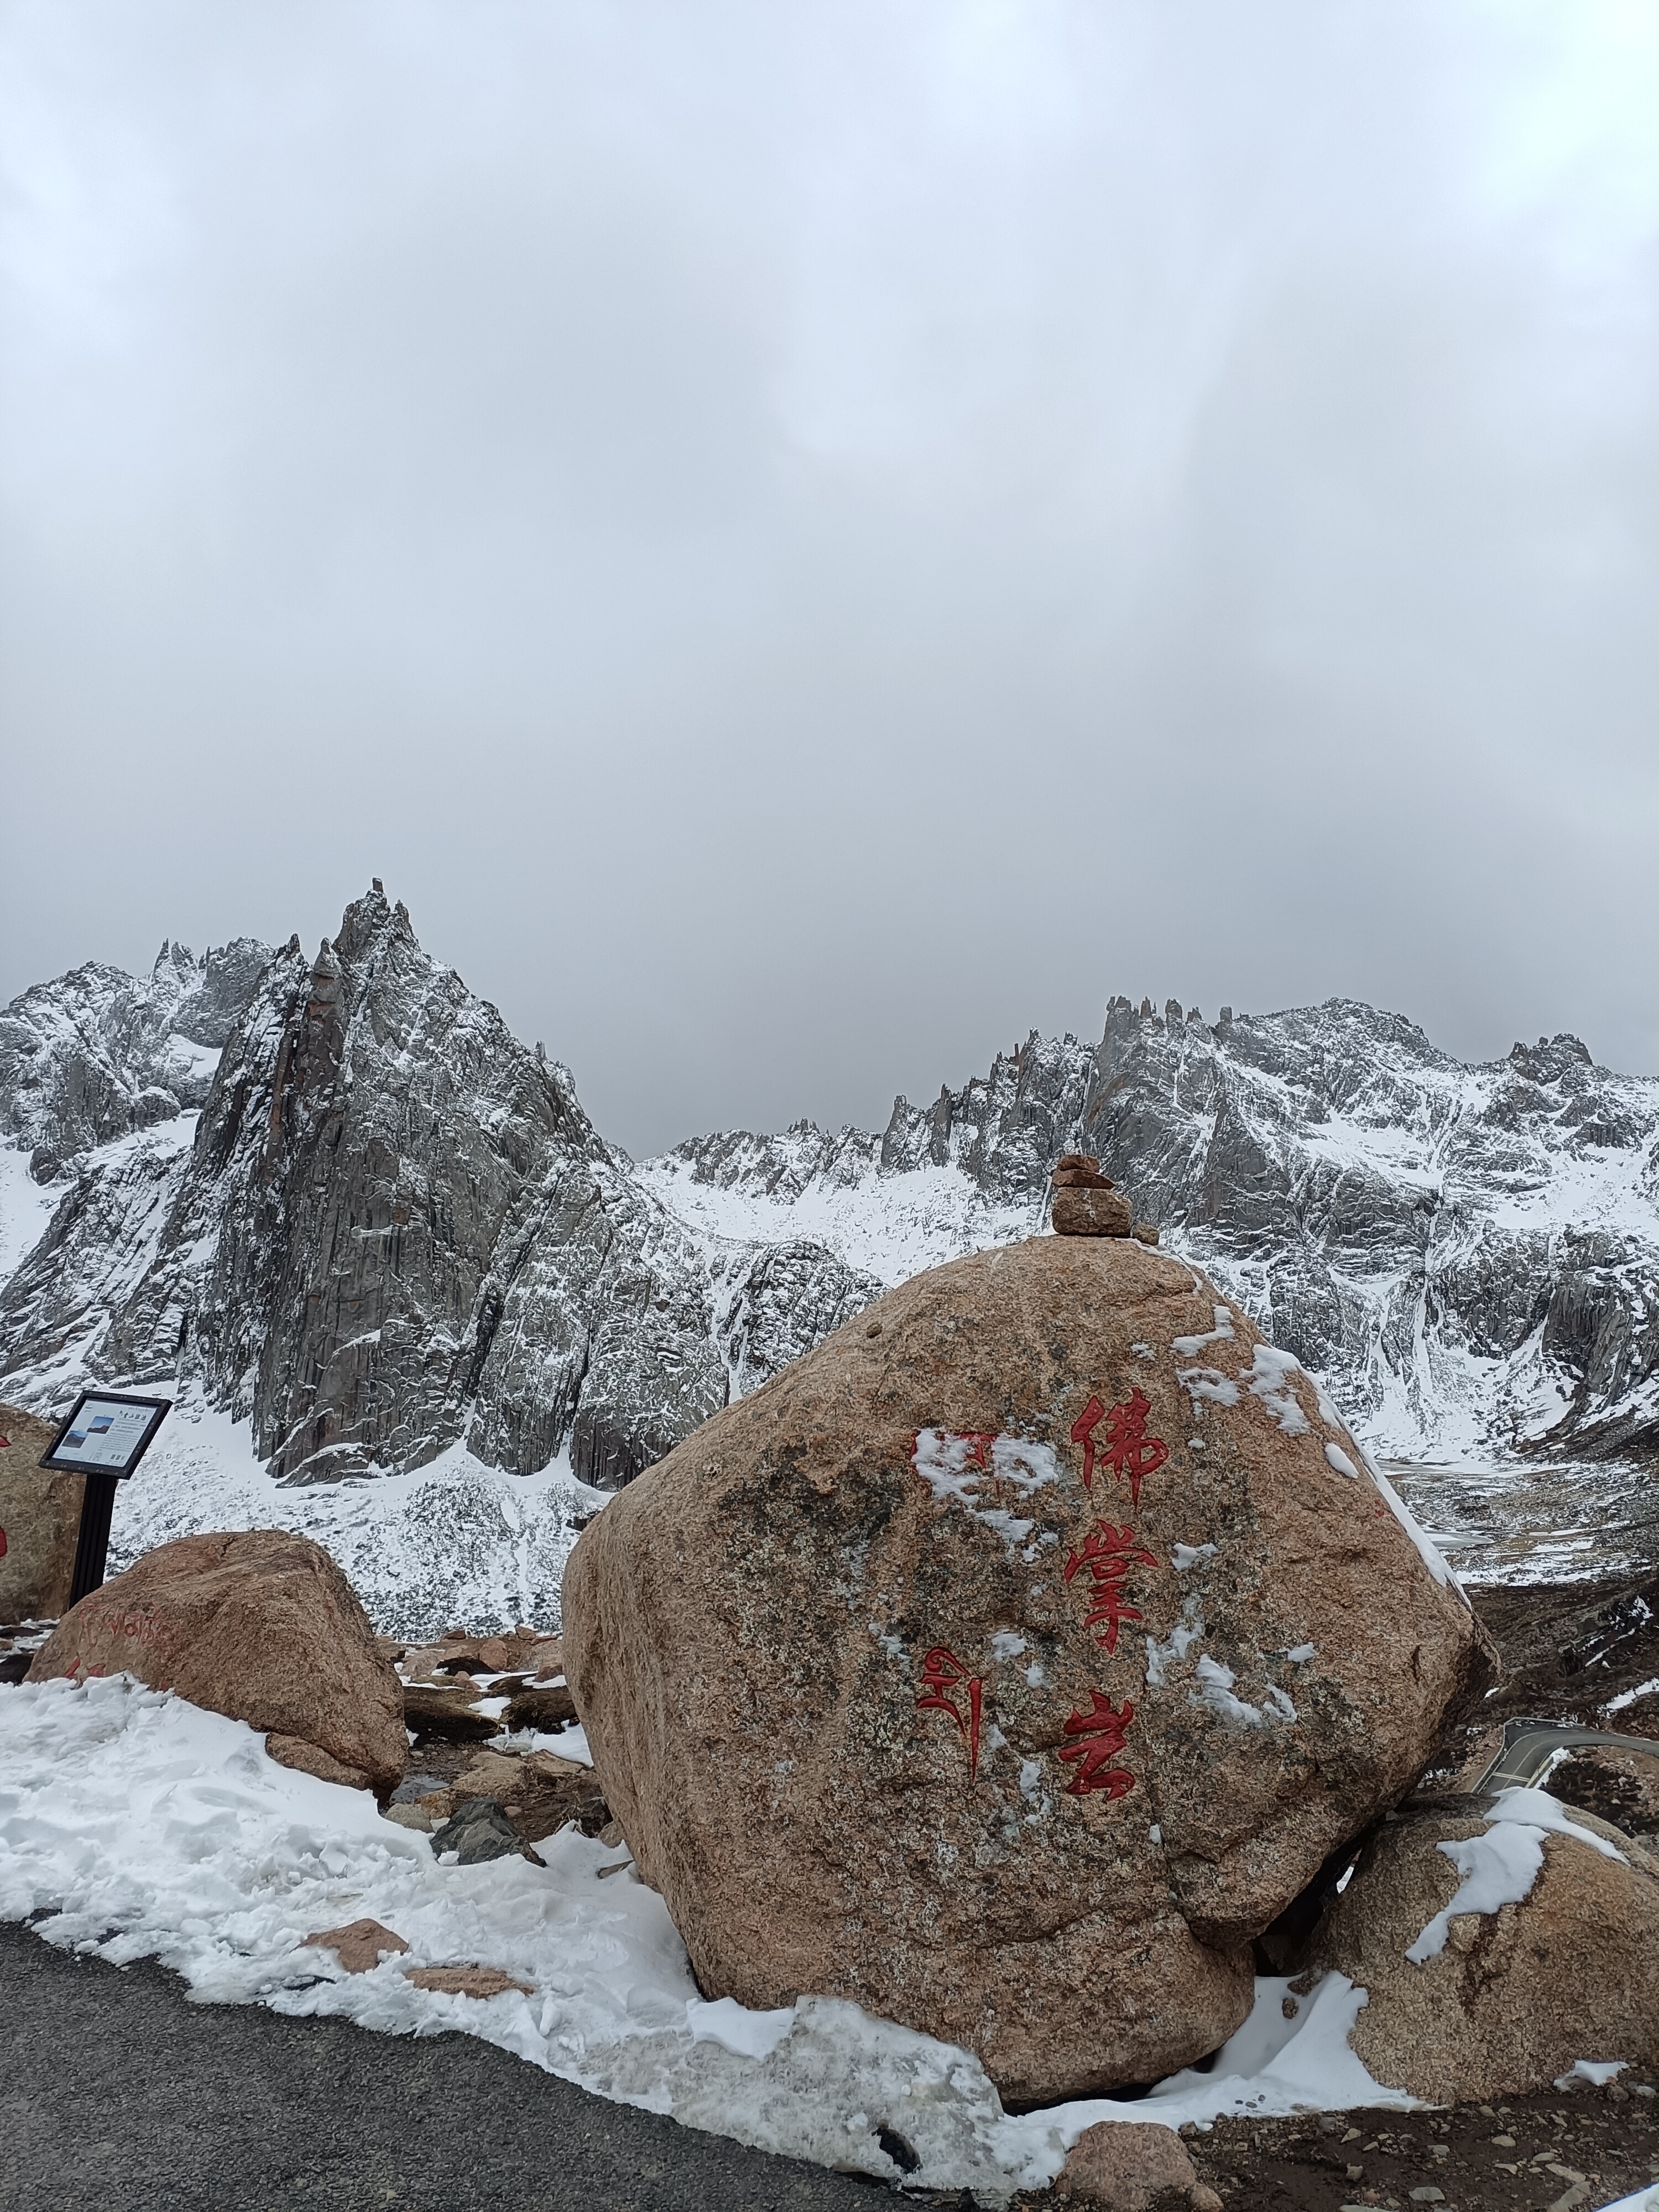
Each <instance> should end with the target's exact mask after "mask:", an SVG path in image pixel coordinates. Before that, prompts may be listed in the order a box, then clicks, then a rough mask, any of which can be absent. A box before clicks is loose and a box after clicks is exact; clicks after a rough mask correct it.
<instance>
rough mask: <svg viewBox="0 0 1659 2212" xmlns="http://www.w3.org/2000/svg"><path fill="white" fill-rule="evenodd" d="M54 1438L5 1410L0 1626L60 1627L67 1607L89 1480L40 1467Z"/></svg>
mask: <svg viewBox="0 0 1659 2212" xmlns="http://www.w3.org/2000/svg"><path fill="white" fill-rule="evenodd" d="M57 1433H58V1431H57V1430H56V1428H55V1427H54V1426H53V1425H52V1423H51V1422H50V1421H40V1420H37V1419H35V1417H34V1415H33V1413H24V1412H23V1411H22V1410H21V1407H16V1406H0V1620H56V1619H57V1618H58V1614H59V1613H62V1611H63V1610H64V1607H65V1606H66V1605H67V1604H68V1603H69V1594H70V1583H71V1582H72V1581H73V1580H74V1577H75V1545H76V1538H77V1537H78V1536H79V1534H80V1533H81V1497H82V1492H83V1491H84V1490H85V1488H86V1477H85V1476H84V1475H83V1474H49V1473H48V1472H47V1470H46V1468H43V1467H42V1466H41V1465H40V1455H41V1453H42V1452H44V1451H45V1450H46V1447H47V1445H48V1444H50V1443H51V1442H52V1438H53V1437H55V1436H56V1435H57Z"/></svg>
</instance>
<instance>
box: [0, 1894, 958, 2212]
mask: <svg viewBox="0 0 1659 2212" xmlns="http://www.w3.org/2000/svg"><path fill="white" fill-rule="evenodd" d="M911 2201H912V2202H914V2201H915V2200H911ZM923 2201H924V2202H926V2201H927V2200H926V2199H924V2200H923ZM932 2201H933V2203H936V2204H937V2203H940V2202H942V2201H946V2200H941V2199H939V2198H934V2199H933V2200H932ZM961 2201H962V2202H963V2203H964V2204H966V2203H971V2199H968V2198H963V2199H962V2200H961ZM900 2202H901V2200H900V2199H897V2198H896V2197H893V2196H892V2195H891V2194H890V2192H889V2191H886V2190H885V2189H884V2188H882V2187H881V2185H879V2184H872V2183H870V2182H866V2181H860V2180H857V2179H854V2178H853V2177H851V2176H850V2175H847V2174H840V2173H829V2172H825V2171H824V2170H823V2168H822V2167H819V2166H804V2165H801V2164H799V2163H798V2162H797V2161H796V2160H793V2159H783V2158H770V2157H769V2156H768V2155H767V2154H765V2152H763V2151H757V2150H746V2149H744V2148H743V2147H742V2146H741V2145H739V2144H738V2143H733V2142H727V2141H726V2139H725V2137H724V2136H710V2135H702V2134H699V2133H698V2132H697V2131H696V2130H695V2129H691V2128H681V2127H678V2126H676V2124H674V2122H673V2121H672V2120H666V2119H662V2118H659V2117H658V2116H657V2115H656V2114H654V2113H651V2112H636V2111H635V2110H634V2109H633V2108H632V2107H630V2106H623V2105H612V2104H608V2103H606V2102H605V2100H604V2099H603V2098H599V2097H590V2096H588V2095H586V2093H584V2092H583V2091H582V2090H580V2089H577V2088H574V2087H572V2086H571V2085H570V2083H569V2082H568V2081H556V2080H555V2079H554V2078H553V2076H552V2075H548V2074H544V2073H542V2072H541V2071H540V2069H538V2068H537V2067H534V2066H530V2065H527V2064H526V2063H525V2062H524V2061H523V2060H522V2059H519V2058H514V2057H512V2056H511V2055H510V2054H509V2053H508V2052H507V2051H498V2050H497V2049H496V2048H495V2045H493V2044H488V2043H482V2042H480V2041H478V2040H477V2038H476V2037H473V2036H470V2035H440V2036H428V2037H422V2038H421V2039H418V2040H417V2039H416V2038H414V2037H412V2036H392V2035H375V2034H371V2033H368V2032H367V2031H365V2030H364V2029H362V2028H358V2027H352V2026H351V2025H350V2024H349V2022H347V2021H335V2020H288V2019H284V2018H283V2016H282V2015H279V2014H276V2013H273V2012H268V2011H267V2010H266V2009H265V2008H264V2006H262V2005H197V2004H191V2002H189V2001H188V1999H187V1998H186V1996H185V1985H184V1984H183V1983H182V1982H181V1981H180V1980H179V1978H177V1976H175V1975H173V1974H171V1973H169V1972H167V1970H166V1969H165V1968H163V1967H160V1966H153V1965H151V1964H149V1963H148V1962H143V1963H140V1964H139V1965H137V1966H128V1967H125V1968H122V1969H119V1970H118V1969H117V1968H115V1967H113V1966H107V1965H106V1963H105V1962H104V1961H103V1960H101V1959H82V1958H76V1957H75V1956H74V1955H73V1954H70V1953H67V1952H64V1951H60V1950H58V1949H57V1948H55V1947H54V1946H53V1945H52V1944H50V1943H47V1942H44V1941H43V1940H42V1939H41V1938H40V1936H36V1935H34V1934H33V1932H32V1931H31V1930H30V1929H27V1928H26V1927H22V1926H20V1925H19V1924H18V1923H15V1922H10V1923H0V2207H3V2208H4V2212H82V2208H85V2212H92V2208H94V2207H96V2208H97V2212H198V2208H199V2212H209V2208H211V2212H264V2208H266V2207H274V2208H278V2209H279V2212H289V2208H290V2207H293V2208H296V2212H297V2208H301V2207H303V2208H305V2212H320V2208H324V2207H326V2208H327V2209H328V2212H360V2208H361V2212H497V2208H500V2212H884V2208H887V2207H890V2206H891V2207H894V2208H896V2207H897V2206H898V2204H899V2203H900Z"/></svg>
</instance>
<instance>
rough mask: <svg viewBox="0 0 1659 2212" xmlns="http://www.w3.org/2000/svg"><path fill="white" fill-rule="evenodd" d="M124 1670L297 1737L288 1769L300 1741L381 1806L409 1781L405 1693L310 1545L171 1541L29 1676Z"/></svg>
mask: <svg viewBox="0 0 1659 2212" xmlns="http://www.w3.org/2000/svg"><path fill="white" fill-rule="evenodd" d="M123 1671H126V1672H129V1673H131V1674H136V1675H137V1677H138V1679H139V1680H141V1681H143V1682H147V1683H149V1686H150V1687H151V1688H152V1689H158V1690H175V1691H176V1692H178V1694H179V1696H180V1697H181V1698H188V1699H190V1701H191V1704H192V1705H203V1706H205V1707H206V1709H207V1710H208V1711H210V1712H215V1713H223V1714H225V1715H227V1716H228V1717H229V1718H230V1719H232V1720H239V1721H246V1722H247V1723H248V1724H249V1726H250V1727H252V1728H256V1729H265V1730H268V1731H270V1732H271V1733H272V1734H273V1735H276V1737H278V1738H287V1739H290V1740H291V1741H289V1742H286V1743H284V1742H279V1743H278V1744H277V1746H276V1750H277V1752H278V1754H279V1755H280V1756H282V1757H283V1760H284V1763H286V1764H288V1765H298V1764H301V1763H302V1762H301V1759H300V1758H299V1757H298V1756H296V1754H295V1748H294V1746H295V1742H297V1744H298V1745H299V1746H301V1747H303V1746H306V1745H310V1746H313V1747H315V1748H316V1749H317V1750H318V1751H320V1752H322V1753H325V1754H326V1755H327V1757H328V1759H330V1760H331V1761H333V1762H336V1763H337V1765H338V1766H340V1767H341V1768H343V1769H346V1770H349V1774H350V1776H351V1778H354V1779H356V1778H361V1779H362V1782H363V1783H365V1784H367V1785H368V1787H369V1788H371V1789H373V1790H374V1791H375V1793H376V1795H377V1796H381V1797H385V1796H389V1795H390V1793H391V1792H392V1790H394V1789H396V1787H397V1785H398V1783H399V1782H400V1781H401V1780H402V1778H403V1772H404V1764H405V1762H406V1759H407V1757H408V1741H407V1738H406V1737H405V1735H404V1699H403V1686H402V1685H401V1683H400V1682H399V1681H398V1677H397V1675H396V1674H395V1673H394V1672H393V1670H392V1666H391V1663H390V1662H389V1661H387V1660H386V1658H385V1657H383V1656H382V1655H381V1653H380V1650H379V1649H378V1647H377V1645H376V1643H375V1638H374V1630H373V1629H372V1628H371V1627H370V1626H369V1623H368V1615H367V1613H364V1611H363V1608H362V1606H361V1605H360V1604H359V1603H358V1601H357V1596H356V1592H355V1591H354V1590H353V1589H352V1587H351V1584H350V1583H349V1582H348V1581H347V1580H346V1578H345V1577H344V1575H343V1574H342V1573H341V1571H340V1570H339V1568H338V1567H337V1565H335V1563H334V1561H333V1560H332V1559H331V1558H330V1557H329V1555H328V1553H326V1552H325V1550H324V1549H323V1547H322V1546H321V1545H320V1544H314V1543H313V1542H312V1541H311V1539H310V1538H309V1537H308V1536H298V1535H295V1534H291V1533H289V1531H288V1530H286V1529H282V1528H252V1529H246V1530H240V1531H238V1532H236V1533H234V1534H222V1535H204V1536H182V1537H180V1538H179V1540H178V1541H177V1542H176V1543H172V1544H161V1545H159V1546H158V1547H156V1549H155V1551H153V1552H146V1553H145V1554H144V1556H143V1559H140V1560H139V1561H138V1562H137V1565H134V1566H131V1567H129V1568H128V1570H127V1571H126V1572H125V1574H124V1575H117V1576H116V1577H115V1578H114V1580H113V1581H112V1582H107V1583H105V1584H104V1585H103V1587H102V1589H96V1590H94V1591H93V1592H92V1594H91V1595H90V1596H88V1597H83V1598H82V1601H81V1602H80V1603H79V1604H78V1605H77V1606H76V1607H73V1608H72V1609H71V1610H70V1612H69V1613H65V1614H64V1618H63V1620H60V1621H59V1622H58V1626H57V1627H56V1628H55V1629H54V1630H53V1631H52V1635H51V1636H50V1637H49V1638H47V1640H46V1643H45V1644H42V1646H41V1647H40V1650H39V1651H38V1652H37V1653H36V1655H35V1657H34V1662H33V1665H32V1666H31V1668H29V1675H28V1679H29V1680H30V1681H32V1682H44V1681H49V1680H52V1678H53V1677H55V1676H58V1675H65V1674H67V1675H87V1674H120V1673H122V1672H123ZM330 1778H331V1779H339V1778H340V1777H338V1776H335V1775H331V1777H330Z"/></svg>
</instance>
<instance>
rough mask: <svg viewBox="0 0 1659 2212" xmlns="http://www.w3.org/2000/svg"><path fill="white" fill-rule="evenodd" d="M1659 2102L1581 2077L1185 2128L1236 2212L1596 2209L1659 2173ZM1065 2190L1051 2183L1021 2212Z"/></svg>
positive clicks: (1643, 2091) (1638, 2086)
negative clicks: (1561, 2084)
mask: <svg viewBox="0 0 1659 2212" xmlns="http://www.w3.org/2000/svg"><path fill="white" fill-rule="evenodd" d="M1656 2110H1659V2105H1656V2099H1655V2095H1654V2086H1653V2084H1652V2083H1651V2082H1640V2083H1633V2084H1632V2087H1630V2088H1628V2089H1626V2088H1625V2087H1622V2086H1620V2085H1619V2084H1613V2085H1610V2086H1609V2087H1607V2088H1602V2089H1597V2088H1595V2087H1593V2086H1592V2085H1591V2084H1589V2083H1588V2082H1585V2081H1577V2082H1575V2083H1573V2084H1572V2085H1571V2087H1569V2088H1568V2089H1567V2090H1565V2091H1560V2090H1553V2091H1551V2092H1549V2093H1547V2094H1545V2095H1543V2096H1534V2097H1512V2098H1506V2099H1504V2101H1503V2102H1502V2103H1500V2104H1498V2105H1485V2104H1482V2105H1459V2106H1453V2107H1452V2108H1450V2109H1449V2110H1444V2111H1437V2112H1435V2111H1431V2112H1408V2113H1401V2112H1388V2111H1382V2112H1365V2111H1356V2112H1328V2113H1322V2114H1314V2113H1308V2114H1305V2115H1301V2116H1298V2117H1297V2118H1291V2119H1264V2120H1252V2119H1244V2118H1223V2119H1218V2120H1217V2121H1216V2122H1215V2124H1214V2125H1213V2126H1212V2128H1211V2129H1210V2130H1208V2132H1207V2133H1206V2132H1205V2131H1203V2130H1200V2129H1197V2128H1190V2127H1189V2128H1183V2129H1182V2140H1183V2142H1184V2143H1185V2147H1186V2149H1187V2153H1188V2156H1189V2158H1190V2159H1191V2160H1192V2164H1193V2167H1194V2172H1195V2173H1196V2175H1197V2177H1198V2179H1199V2182H1200V2185H1201V2186H1204V2187H1207V2188H1210V2189H1212V2190H1213V2191H1215V2192H1216V2194H1217V2196H1218V2197H1219V2198H1220V2200H1221V2202H1222V2203H1223V2204H1224V2205H1225V2206H1226V2207H1228V2208H1229V2212H1235V2209H1236V2212H1258V2208H1260V2212H1337V2208H1339V2207H1340V2206H1345V2205H1354V2206H1364V2208H1366V2212H1373V2208H1376V2212H1419V2208H1420V2212H1577V2207H1579V2206H1583V2207H1584V2208H1585V2212H1593V2208H1595V2207H1596V2206H1598V2205H1604V2204H1610V2203H1614V2202H1615V2201H1616V2200H1617V2199H1618V2198H1620V2197H1626V2196H1630V2195H1632V2194H1633V2193H1634V2192H1635V2191H1638V2190H1639V2189H1643V2188H1645V2187H1646V2186H1647V2185H1649V2184H1650V2183H1659V2124H1656ZM1066 2201H1067V2200H1066V2199H1064V2198H1062V2197H1060V2196H1059V2195H1058V2194H1057V2192H1056V2191H1054V2190H1047V2189H1046V2190H1040V2191H1034V2192H1030V2193H1028V2194H1025V2195H1023V2196H1021V2197H1017V2198H1016V2199H1015V2212H1047V2208H1048V2207H1049V2206H1057V2205H1060V2204H1061V2203H1065V2202H1066ZM1070 2202H1071V2203H1073V2206H1074V2207H1075V2206H1077V2205H1078V2203H1079V2200H1078V2199H1077V2198H1075V2197H1073V2198H1072V2199H1071V2200H1070ZM1125 2212H1127V2208H1125Z"/></svg>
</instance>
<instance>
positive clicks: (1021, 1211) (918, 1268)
mask: <svg viewBox="0 0 1659 2212" xmlns="http://www.w3.org/2000/svg"><path fill="white" fill-rule="evenodd" d="M635 1173H636V1175H637V1176H638V1178H639V1180H640V1182H642V1183H643V1184H644V1185H645V1187H646V1188H647V1190H649V1191H651V1192H652V1193H653V1194H654V1195H655V1196H656V1197H657V1198H659V1200H661V1201H662V1203H663V1204H664V1205H665V1206H667V1207H668V1209H669V1211H670V1212H671V1213H674V1214H677V1215H678V1217H679V1218H680V1220H681V1221H683V1222H684V1224H685V1225H686V1227H687V1228H688V1229H689V1230H690V1231H691V1233H692V1234H693V1236H695V1237H696V1238H697V1239H698V1241H699V1242H700V1243H702V1245H703V1247H704V1249H705V1253H706V1254H709V1253H710V1249H711V1248H718V1247H720V1246H726V1245H732V1244H783V1243H790V1242H791V1241H792V1240H793V1239H795V1238H797V1237H805V1238H809V1239H811V1241H812V1242H813V1243H818V1244H825V1245H827V1246H828V1247H829V1249H830V1250H831V1251H832V1252H835V1253H836V1254H837V1255H839V1256H840V1257H841V1258H842V1260H844V1261H846V1263H847V1265H848V1267H858V1268H861V1269H863V1271H864V1272H865V1273H866V1274H871V1275H874V1276H875V1277H876V1279H877V1280H878V1282H882V1283H885V1284H886V1285H887V1286H888V1288H889V1289H892V1288H893V1287H894V1286H895V1285H897V1284H899V1283H902V1282H907V1281H908V1279H909V1278H910V1277H911V1276H912V1275H919V1274H920V1273H921V1272H922V1270H923V1268H925V1267H943V1266H944V1264H945V1261H947V1260H956V1259H959V1258H960V1257H961V1255H963V1253H964V1252H977V1251H982V1250H984V1249H986V1248H987V1246H989V1245H993V1244H1012V1243H1017V1242H1018V1240H1019V1239H1020V1238H1021V1237H1034V1236H1036V1234H1037V1232H1038V1231H1040V1230H1041V1229H1042V1228H1043V1227H1044V1225H1045V1223H1046V1213H1045V1211H1044V1209H1043V1208H1042V1206H1037V1207H1031V1206H993V1205H992V1204H990V1203H989V1201H988V1200H987V1199H985V1198H984V1197H983V1196H982V1195H981V1192H980V1190H979V1188H978V1187H977V1185H976V1184H975V1183H974V1182H971V1181H970V1180H969V1177H968V1176H965V1175H963V1172H962V1171H961V1170H960V1169H959V1168H954V1167H938V1168H934V1167H928V1168H915V1169H912V1170H909V1171H908V1172H907V1173H905V1174H903V1175H895V1176H881V1177H880V1178H879V1179H878V1180H872V1181H869V1182H853V1183H847V1182H829V1181H826V1180H823V1179H820V1178H817V1177H815V1178H814V1179H813V1180H812V1181H811V1182H809V1183H808V1184H807V1185H806V1186H805V1188H804V1189H802V1190H801V1191H800V1192H799V1194H798V1195H787V1194H770V1193H768V1192H765V1191H758V1190H754V1189H735V1190H734V1189H722V1188H720V1186H719V1185H718V1184H714V1183H708V1182H697V1181H696V1179H695V1177H694V1176H693V1175H692V1173H691V1170H690V1167H689V1166H688V1165H687V1164H686V1163H685V1162H684V1161H683V1160H678V1159H676V1158H674V1157H673V1155H672V1154H669V1155H668V1156H667V1157H666V1158H662V1159H657V1160H647V1161H646V1162H645V1163H644V1164H643V1165H642V1166H641V1167H640V1168H638V1169H636V1170H635Z"/></svg>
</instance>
